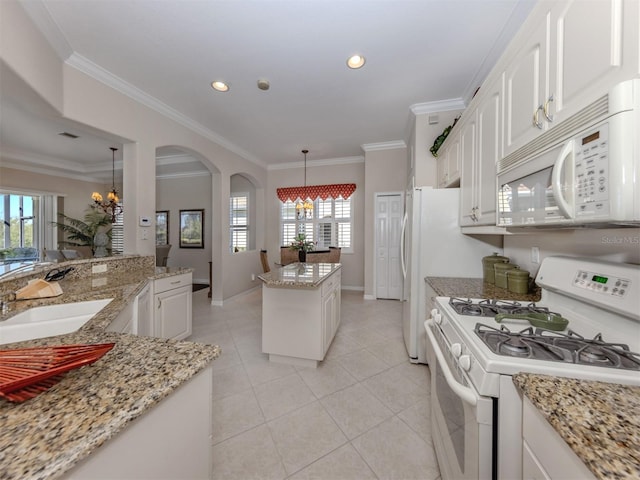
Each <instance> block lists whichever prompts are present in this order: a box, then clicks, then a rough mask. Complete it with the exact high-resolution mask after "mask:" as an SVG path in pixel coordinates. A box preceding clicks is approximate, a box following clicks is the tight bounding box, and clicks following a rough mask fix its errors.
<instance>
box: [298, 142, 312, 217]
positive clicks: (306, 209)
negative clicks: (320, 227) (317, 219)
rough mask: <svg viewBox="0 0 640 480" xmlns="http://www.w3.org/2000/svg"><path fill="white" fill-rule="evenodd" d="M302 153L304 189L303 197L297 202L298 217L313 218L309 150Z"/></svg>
mask: <svg viewBox="0 0 640 480" xmlns="http://www.w3.org/2000/svg"><path fill="white" fill-rule="evenodd" d="M302 153H303V154H304V189H303V191H302V192H303V193H302V197H301V198H300V200H299V201H298V202H297V203H296V218H297V219H298V220H305V219H311V218H313V202H312V201H311V199H310V198H309V194H308V193H307V153H309V150H302Z"/></svg>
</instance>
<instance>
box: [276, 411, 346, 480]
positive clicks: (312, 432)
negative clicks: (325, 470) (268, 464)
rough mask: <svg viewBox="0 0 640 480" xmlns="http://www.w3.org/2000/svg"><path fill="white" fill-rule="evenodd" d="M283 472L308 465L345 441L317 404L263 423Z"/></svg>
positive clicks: (296, 469)
mask: <svg viewBox="0 0 640 480" xmlns="http://www.w3.org/2000/svg"><path fill="white" fill-rule="evenodd" d="M267 425H268V426H269V429H270V430H271V435H272V436H273V440H274V442H275V444H276V448H277V449H278V452H279V453H280V456H281V457H282V461H283V463H284V467H285V469H286V471H287V473H289V474H292V473H294V472H297V471H298V470H300V469H302V468H304V467H306V466H307V465H310V464H311V463H313V462H315V461H316V460H318V459H319V458H321V457H323V456H324V455H326V454H327V453H329V452H331V451H333V450H335V449H336V448H338V447H339V446H341V445H343V444H345V443H346V442H347V438H346V437H345V436H344V435H343V434H342V432H341V431H340V429H339V428H338V426H337V425H336V423H335V422H334V421H333V420H332V419H331V417H330V416H329V414H328V413H327V412H326V411H325V410H324V408H323V407H322V405H320V403H319V402H317V401H316V402H314V403H311V404H309V405H307V406H305V407H302V408H301V409H299V410H296V411H295V412H292V413H289V414H287V415H284V416H282V417H280V418H277V419H275V420H272V421H271V422H269V423H267Z"/></svg>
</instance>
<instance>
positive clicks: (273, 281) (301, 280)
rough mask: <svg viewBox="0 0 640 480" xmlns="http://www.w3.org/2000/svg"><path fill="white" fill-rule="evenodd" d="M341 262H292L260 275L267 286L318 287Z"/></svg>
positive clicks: (339, 266)
mask: <svg viewBox="0 0 640 480" xmlns="http://www.w3.org/2000/svg"><path fill="white" fill-rule="evenodd" d="M340 268H342V265H341V264H339V263H290V264H289V265H285V266H284V267H278V268H274V269H273V270H271V271H270V272H267V273H263V274H262V275H258V278H259V279H260V280H262V282H263V285H264V286H265V287H272V288H316V287H317V286H318V285H320V284H321V283H322V282H324V281H325V279H326V278H327V277H329V276H330V275H331V274H332V273H334V272H335V271H336V270H338V269H340Z"/></svg>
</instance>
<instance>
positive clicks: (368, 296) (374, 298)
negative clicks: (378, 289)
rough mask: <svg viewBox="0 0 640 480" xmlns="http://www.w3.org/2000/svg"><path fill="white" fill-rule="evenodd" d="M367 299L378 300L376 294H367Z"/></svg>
mask: <svg viewBox="0 0 640 480" xmlns="http://www.w3.org/2000/svg"><path fill="white" fill-rule="evenodd" d="M364 299H365V300H377V299H378V298H377V297H376V296H375V295H365V296H364Z"/></svg>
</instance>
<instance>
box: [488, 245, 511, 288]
mask: <svg viewBox="0 0 640 480" xmlns="http://www.w3.org/2000/svg"><path fill="white" fill-rule="evenodd" d="M508 262H509V259H508V258H507V257H503V256H501V255H498V252H495V253H494V254H493V255H489V256H488V257H482V275H483V280H484V281H485V282H488V283H496V276H495V270H494V268H493V266H494V265H495V264H496V263H508Z"/></svg>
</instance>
